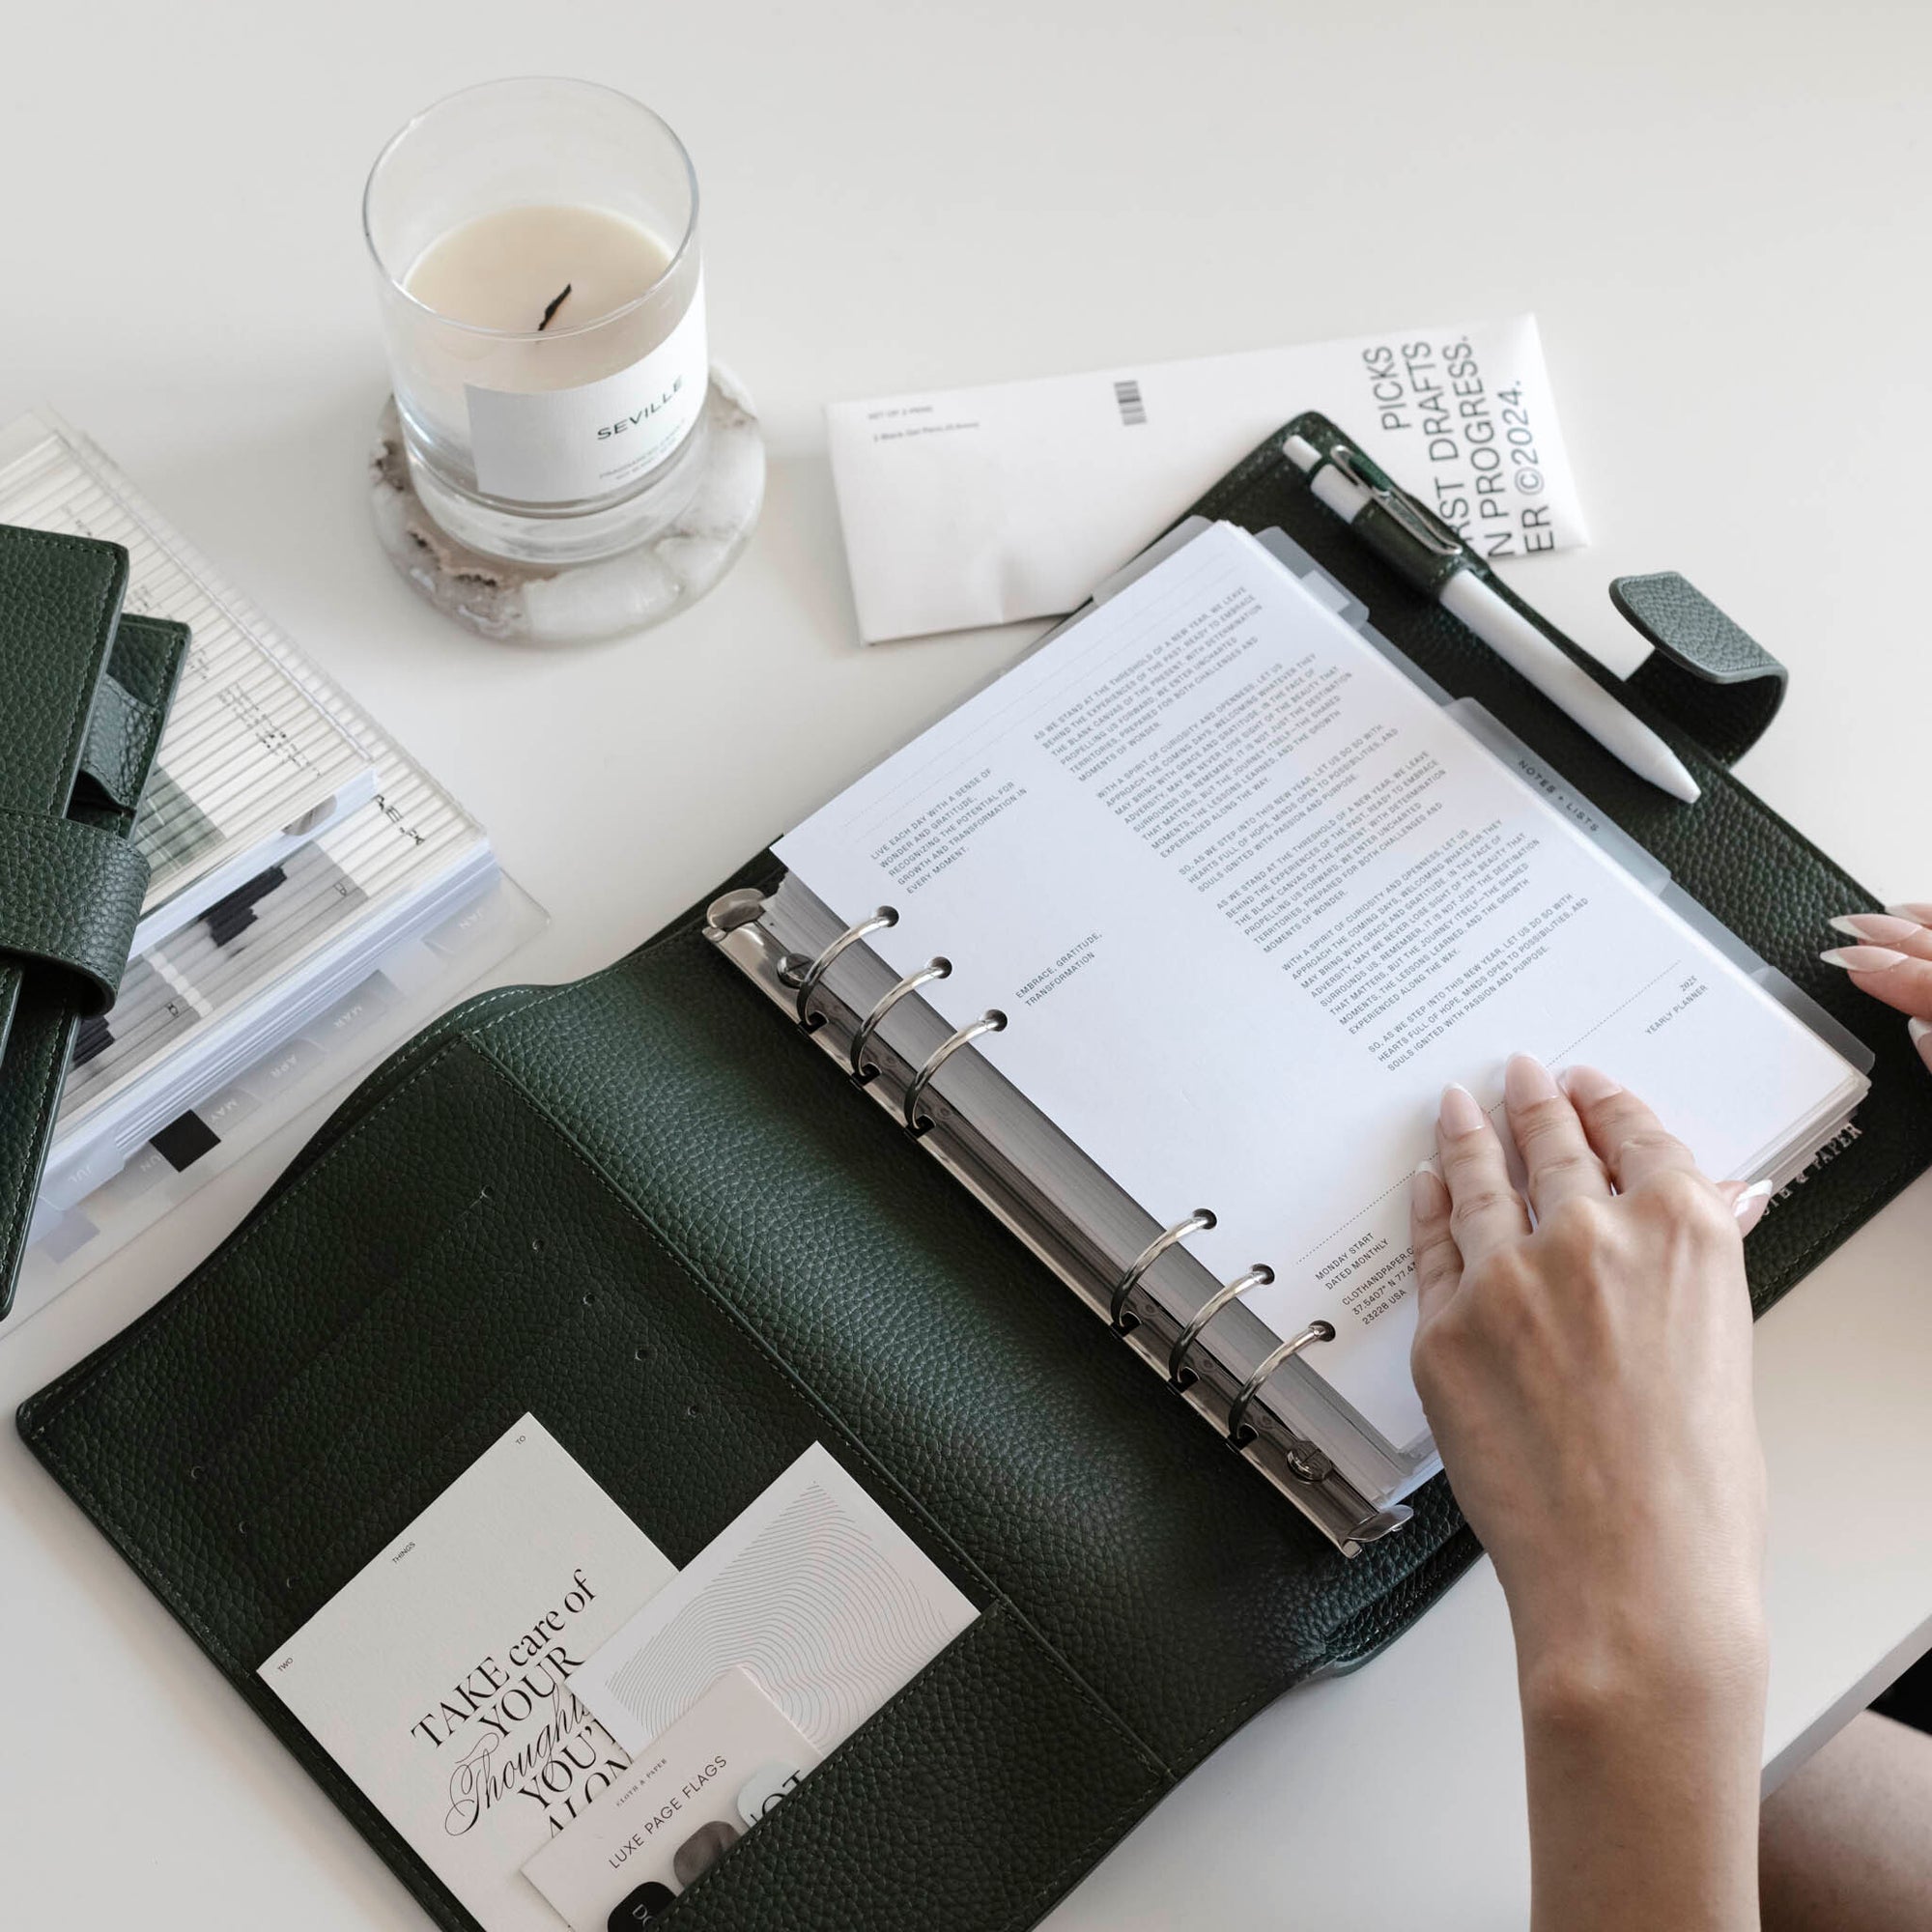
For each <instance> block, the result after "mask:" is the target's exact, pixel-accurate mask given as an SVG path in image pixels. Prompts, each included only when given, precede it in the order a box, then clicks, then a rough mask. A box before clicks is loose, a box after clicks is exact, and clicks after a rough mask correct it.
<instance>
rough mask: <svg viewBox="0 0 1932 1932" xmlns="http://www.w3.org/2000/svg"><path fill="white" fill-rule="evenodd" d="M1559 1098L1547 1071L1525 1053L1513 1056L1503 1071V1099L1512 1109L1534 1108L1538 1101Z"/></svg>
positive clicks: (1541, 1064)
mask: <svg viewBox="0 0 1932 1932" xmlns="http://www.w3.org/2000/svg"><path fill="white" fill-rule="evenodd" d="M1560 1097H1561V1096H1560V1095H1559V1094H1558V1093H1557V1091H1556V1082H1555V1081H1553V1080H1552V1079H1551V1078H1550V1077H1549V1069H1548V1067H1547V1066H1545V1065H1544V1064H1543V1063H1542V1061H1540V1060H1537V1059H1534V1058H1533V1057H1532V1056H1531V1055H1529V1054H1527V1053H1519V1054H1514V1055H1512V1056H1511V1058H1510V1064H1509V1065H1508V1066H1507V1067H1506V1068H1504V1070H1503V1098H1504V1099H1506V1100H1507V1101H1508V1102H1509V1103H1510V1105H1511V1106H1512V1107H1514V1108H1517V1109H1519V1110H1520V1109H1521V1108H1524V1107H1534V1106H1535V1105H1537V1103H1538V1102H1539V1101H1543V1100H1554V1099H1558V1098H1560Z"/></svg>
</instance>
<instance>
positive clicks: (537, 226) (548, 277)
mask: <svg viewBox="0 0 1932 1932" xmlns="http://www.w3.org/2000/svg"><path fill="white" fill-rule="evenodd" d="M670 262H671V251H670V249H669V248H668V247H667V246H666V245H665V243H664V242H663V241H661V240H660V239H659V238H658V237H657V236H655V235H653V234H652V233H651V231H650V230H649V229H648V228H646V227H645V226H644V225H643V224H642V223H641V222H639V221H633V220H632V219H631V218H630V216H629V215H627V214H618V213H614V212H613V211H612V210H611V209H608V208H547V207H536V208H501V209H498V210H497V212H496V213H493V214H479V215H477V216H475V217H474V219H472V220H469V221H465V222H461V223H459V224H458V225H457V226H456V227H454V228H452V229H450V230H449V232H448V233H447V234H445V235H440V236H439V237H438V238H437V239H436V240H435V241H432V242H431V243H430V244H429V246H428V247H427V248H425V249H424V250H423V251H422V253H421V254H420V255H418V256H417V257H416V260H415V263H414V265H413V266H412V268H411V269H410V271H409V273H408V274H407V275H405V276H404V278H403V286H404V288H405V289H407V290H408V291H409V293H410V294H411V295H412V296H413V297H415V298H416V300H417V301H419V302H421V303H422V304H423V305H424V307H426V308H432V309H434V310H435V311H436V312H437V314H439V315H441V316H447V317H448V318H449V319H450V320H451V321H452V322H460V323H465V324H467V325H468V326H469V327H471V328H488V329H496V330H499V331H501V332H503V333H505V334H525V333H529V332H541V333H543V334H545V335H549V336H552V337H554V339H556V340H558V341H561V340H562V339H564V338H565V337H566V336H572V335H576V334H578V333H579V332H580V331H582V329H583V328H584V327H586V325H588V324H590V323H594V322H600V321H602V320H603V318H604V317H606V316H607V315H611V314H614V313H615V312H616V311H617V310H618V309H620V308H624V307H627V306H628V305H629V304H630V303H632V302H634V301H636V300H638V299H639V298H640V297H642V296H647V295H648V294H650V292H651V290H652V288H653V287H654V286H655V285H656V284H657V283H658V282H659V281H661V280H662V279H663V277H664V274H665V271H666V270H668V268H669V267H670ZM530 346H531V347H532V348H535V347H538V346H542V347H544V348H546V349H548V344H545V345H535V344H532V345H530ZM647 346H648V347H655V344H650V345H647ZM530 360H531V373H532V375H533V376H537V377H543V378H546V379H547V378H548V376H549V375H550V374H551V373H552V371H551V369H550V368H547V367H546V366H545V365H544V362H543V360H542V358H540V357H537V356H532V357H531V358H530ZM553 366H560V365H558V364H555V362H554V358H553ZM597 373H600V374H603V375H609V374H610V373H611V371H610V369H608V368H606V369H603V370H601V371H599V372H597ZM533 386H536V384H533ZM541 386H544V387H548V388H557V387H561V386H562V384H558V383H554V382H551V381H548V380H545V381H543V383H542V384H541Z"/></svg>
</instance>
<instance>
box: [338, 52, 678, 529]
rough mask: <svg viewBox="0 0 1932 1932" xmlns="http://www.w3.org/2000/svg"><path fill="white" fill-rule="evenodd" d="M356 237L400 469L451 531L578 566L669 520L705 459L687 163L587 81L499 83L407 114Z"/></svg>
mask: <svg viewBox="0 0 1932 1932" xmlns="http://www.w3.org/2000/svg"><path fill="white" fill-rule="evenodd" d="M362 217H363V233H364V235H365V237H366V238H367V241H368V243H369V252H370V254H371V256H372V257H373V259H374V262H375V265H376V272H377V284H378V290H379V298H380V300H381V304H382V316H383V333H384V343H385V346H386V348H387V352H388V359H389V372H390V378H391V381H392V382H393V384H394V387H395V396H396V406H397V411H398V413H399V414H400V416H401V418H402V427H403V438H404V441H405V444H406V447H407V450H408V455H409V463H410V472H411V478H412V482H413V483H414V485H415V489H416V494H417V496H418V497H420V498H421V501H422V504H423V507H424V509H425V510H426V511H427V512H428V514H429V515H430V516H431V517H432V518H433V519H434V520H435V521H436V522H437V523H438V524H439V525H440V526H442V528H443V529H445V530H446V531H448V532H449V534H450V535H452V536H454V537H456V538H457V539H458V540H459V541H461V542H463V543H465V544H467V545H469V547H470V548H471V549H474V550H479V551H483V552H485V553H487V554H491V555H495V556H500V557H508V558H513V559H516V560H518V561H520V562H526V563H533V564H538V565H543V564H555V565H563V564H570V563H578V562H584V561H587V560H590V559H592V558H596V557H601V556H609V555H612V554H615V553H617V552H619V551H623V550H626V549H629V548H630V547H631V546H633V545H635V544H639V543H642V542H645V541H647V540H648V539H649V538H650V537H652V536H653V535H655V534H656V533H658V532H659V531H661V530H663V529H665V528H667V527H668V526H669V525H670V524H671V523H673V522H674V521H675V519H676V518H677V516H678V514H679V512H680V511H681V510H682V509H683V508H684V507H685V505H686V503H687V502H688V501H689V499H690V497H691V496H692V494H693V492H694V490H695V489H696V486H697V483H698V481H699V480H700V478H701V475H702V472H703V468H704V441H705V435H706V430H705V415H704V398H705V388H706V384H707V381H708V364H707V360H706V348H705V336H704V287H703V278H702V271H701V267H700V262H699V255H698V244H697V178H696V175H695V173H694V172H693V170H692V165H691V157H690V156H688V155H687V154H686V153H685V151H684V146H683V144H682V143H681V142H680V141H679V140H678V138H677V136H676V135H675V134H674V133H672V132H671V130H670V128H668V127H667V126H666V125H665V123H664V122H663V121H661V120H660V119H659V118H658V117H657V115H655V114H653V113H652V112H651V111H650V109H649V108H647V107H645V106H643V105H642V104H641V103H640V102H639V101H636V100H633V99H630V98H629V96H627V95H623V94H619V93H617V92H616V91H615V90H613V89H611V88H607V87H599V86H596V85H593V84H592V83H590V82H587V81H577V80H546V79H533V80H500V81H491V82H488V83H486V84H485V85H483V86H480V87H472V88H469V89H466V90H465V91H464V92H463V93H461V94H454V95H451V96H450V97H449V98H448V99H446V100H442V101H440V102H438V103H437V105H435V106H434V107H431V108H429V109H427V110H426V111H425V112H423V113H421V114H419V115H417V116H416V118H415V119H414V120H413V121H412V122H411V123H410V124H409V125H408V126H407V127H406V128H403V129H402V131H401V132H400V133H398V134H397V135H396V136H395V138H394V139H393V140H391V141H390V143H389V144H388V146H387V147H385V148H384V150H383V152H382V154H381V155H380V156H378V157H377V160H376V165H375V167H374V168H373V169H372V170H371V172H370V176H369V184H368V187H367V189H366V190H365V192H364V195H363V204H362Z"/></svg>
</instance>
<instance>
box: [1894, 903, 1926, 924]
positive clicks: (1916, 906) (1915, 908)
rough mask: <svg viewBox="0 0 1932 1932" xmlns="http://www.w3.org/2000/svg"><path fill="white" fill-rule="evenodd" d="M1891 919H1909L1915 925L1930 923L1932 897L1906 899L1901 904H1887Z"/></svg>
mask: <svg viewBox="0 0 1932 1932" xmlns="http://www.w3.org/2000/svg"><path fill="white" fill-rule="evenodd" d="M1886 911H1887V912H1889V913H1890V915H1891V916H1892V918H1893V919H1909V920H1911V921H1912V923H1914V924H1915V925H1932V899H1907V900H1906V902H1905V903H1904V904H1903V905H1895V906H1887V907H1886Z"/></svg>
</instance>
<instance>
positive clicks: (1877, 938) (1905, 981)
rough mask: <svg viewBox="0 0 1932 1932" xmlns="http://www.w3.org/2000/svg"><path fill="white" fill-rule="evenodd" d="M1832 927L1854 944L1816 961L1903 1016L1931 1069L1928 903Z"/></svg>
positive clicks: (1850, 917) (1931, 917)
mask: <svg viewBox="0 0 1932 1932" xmlns="http://www.w3.org/2000/svg"><path fill="white" fill-rule="evenodd" d="M1832 924H1833V928H1834V929H1835V930H1836V931H1839V932H1842V933H1843V934H1844V935H1845V937H1846V938H1847V939H1849V940H1852V941H1854V942H1855V944H1853V945H1851V946H1834V947H1833V949H1832V950H1831V952H1826V953H1822V954H1821V955H1820V957H1822V958H1823V959H1824V961H1825V963H1826V964H1827V965H1828V966H1842V967H1843V968H1844V969H1845V971H1846V972H1847V973H1849V974H1850V975H1851V976H1852V984H1853V985H1855V986H1856V987H1857V988H1858V989H1859V991H1860V992H1861V993H1869V994H1870V995H1871V996H1872V998H1873V999H1875V1000H1883V1001H1884V1002H1885V1004H1886V1005H1887V1006H1889V1007H1895V1008H1896V1009H1898V1010H1899V1011H1900V1012H1901V1013H1904V1014H1905V1015H1906V1016H1907V1017H1906V1025H1907V1026H1908V1027H1909V1028H1910V1030H1911V1033H1912V1040H1913V1044H1914V1045H1915V1046H1917V1047H1918V1053H1919V1057H1920V1058H1921V1059H1922V1060H1923V1061H1924V1062H1925V1065H1927V1066H1928V1067H1932V901H1926V902H1915V903H1913V904H1910V905H1898V906H1893V907H1892V908H1891V910H1890V911H1889V912H1852V913H1846V914H1845V915H1844V916H1843V917H1842V918H1840V919H1834V920H1833V922H1832Z"/></svg>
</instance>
